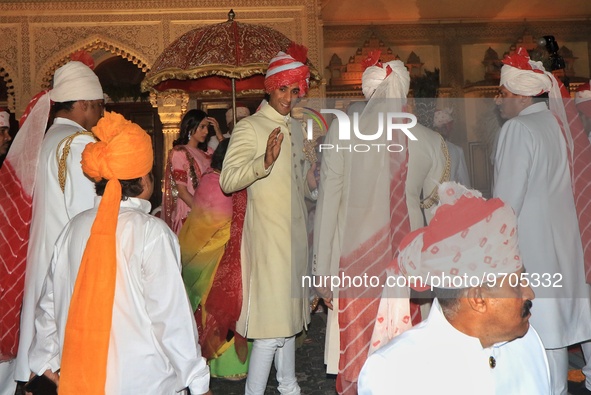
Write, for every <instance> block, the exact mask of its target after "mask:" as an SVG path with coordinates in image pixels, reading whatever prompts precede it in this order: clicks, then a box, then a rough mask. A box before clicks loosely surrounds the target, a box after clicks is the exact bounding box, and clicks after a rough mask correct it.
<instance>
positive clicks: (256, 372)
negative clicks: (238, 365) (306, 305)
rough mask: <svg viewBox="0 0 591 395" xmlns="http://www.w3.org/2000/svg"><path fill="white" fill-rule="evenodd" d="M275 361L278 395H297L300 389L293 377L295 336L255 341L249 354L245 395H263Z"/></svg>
mask: <svg viewBox="0 0 591 395" xmlns="http://www.w3.org/2000/svg"><path fill="white" fill-rule="evenodd" d="M273 360H275V369H276V370H277V382H278V383H279V387H278V388H277V389H278V390H279V393H281V394H285V395H299V394H300V387H299V385H298V381H297V379H296V376H295V336H292V337H287V338H286V337H278V338H273V339H255V340H254V342H253V345H252V352H251V354H250V364H249V367H248V376H247V378H246V388H245V390H244V393H245V395H263V394H264V393H265V389H266V388H267V380H268V379H269V372H270V371H271V363H272V362H273Z"/></svg>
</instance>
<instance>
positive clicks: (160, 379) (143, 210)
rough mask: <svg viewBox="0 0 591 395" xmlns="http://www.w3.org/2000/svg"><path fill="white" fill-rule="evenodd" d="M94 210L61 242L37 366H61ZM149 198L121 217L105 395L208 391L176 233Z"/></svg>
mask: <svg viewBox="0 0 591 395" xmlns="http://www.w3.org/2000/svg"><path fill="white" fill-rule="evenodd" d="M100 199H101V198H100V197H97V198H96V204H95V208H94V209H92V210H88V211H85V212H84V213H82V214H80V215H78V216H77V217H76V218H74V219H73V220H72V221H71V222H70V223H69V224H68V225H67V226H66V228H65V229H64V231H63V232H62V234H61V235H60V237H59V239H58V240H57V243H56V247H55V253H54V255H53V258H52V261H51V267H50V271H49V273H48V276H47V282H46V284H45V288H44V292H43V294H42V298H41V300H40V302H39V306H38V308H37V312H36V319H35V326H36V330H37V335H36V337H35V340H34V342H33V345H32V348H31V351H30V353H29V359H30V364H31V370H32V371H33V372H36V373H42V372H44V371H45V370H46V369H51V370H52V371H55V370H57V369H59V367H60V362H61V357H62V347H63V344H64V336H65V327H66V321H67V317H68V309H69V306H70V300H71V297H72V292H73V290H74V284H75V282H76V276H77V274H78V269H79V267H80V263H81V261H82V255H83V253H84V249H85V247H86V242H87V241H88V237H89V236H90V228H91V226H92V224H93V222H94V219H95V217H96V212H97V208H98V204H99V202H100ZM149 211H150V203H149V202H148V201H146V200H142V199H135V198H131V199H128V200H127V201H124V202H122V203H121V209H120V212H119V220H118V223H117V281H116V286H115V299H114V303H113V321H112V326H111V337H110V341H109V354H108V360H107V381H106V385H105V393H106V394H142V395H150V394H151V395H165V394H170V395H172V394H174V393H175V392H177V391H180V390H182V389H183V388H185V387H189V389H190V390H191V393H192V394H202V393H205V392H207V390H208V387H209V368H208V367H207V365H206V362H205V359H204V358H203V357H202V356H201V348H200V347H199V343H198V335H197V328H196V325H195V320H194V318H193V313H192V310H191V306H190V304H189V300H188V297H187V294H186V292H185V287H184V285H183V280H182V278H181V264H180V250H179V244H178V240H177V238H176V235H175V234H174V233H173V232H172V231H171V230H170V229H169V228H168V226H167V225H166V224H165V223H164V221H162V220H160V219H158V218H156V217H153V216H151V215H149V214H147V213H148V212H149Z"/></svg>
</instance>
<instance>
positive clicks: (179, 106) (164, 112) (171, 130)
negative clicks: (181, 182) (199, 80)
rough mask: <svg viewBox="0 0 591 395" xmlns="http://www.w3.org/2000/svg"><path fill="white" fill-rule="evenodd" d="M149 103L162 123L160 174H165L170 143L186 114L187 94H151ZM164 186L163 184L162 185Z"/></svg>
mask: <svg viewBox="0 0 591 395" xmlns="http://www.w3.org/2000/svg"><path fill="white" fill-rule="evenodd" d="M150 103H151V104H152V106H153V107H155V108H157V109H158V116H159V117H160V122H162V135H163V136H162V150H163V155H162V160H163V162H162V164H161V165H162V174H163V175H164V174H165V171H164V170H165V168H166V161H167V160H168V152H169V151H170V149H171V148H172V142H173V141H174V140H175V139H177V138H178V136H179V125H180V123H181V119H182V117H183V114H185V112H187V105H188V104H189V94H188V93H186V92H183V91H166V92H156V93H155V92H151V93H150ZM162 185H164V184H162Z"/></svg>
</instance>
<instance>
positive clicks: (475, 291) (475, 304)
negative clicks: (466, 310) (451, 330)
mask: <svg viewBox="0 0 591 395" xmlns="http://www.w3.org/2000/svg"><path fill="white" fill-rule="evenodd" d="M484 292H485V291H484V290H483V289H482V287H472V288H469V289H468V292H467V295H466V298H465V300H466V303H468V305H469V306H470V308H472V310H474V311H477V312H479V313H484V312H486V309H487V307H488V303H487V301H486V298H485V297H484Z"/></svg>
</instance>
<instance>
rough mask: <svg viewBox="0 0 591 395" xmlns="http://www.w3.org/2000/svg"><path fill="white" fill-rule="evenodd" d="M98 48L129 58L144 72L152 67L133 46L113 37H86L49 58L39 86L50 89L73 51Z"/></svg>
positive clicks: (88, 50)
mask: <svg viewBox="0 0 591 395" xmlns="http://www.w3.org/2000/svg"><path fill="white" fill-rule="evenodd" d="M97 49H102V50H104V51H107V52H111V53H112V54H114V55H116V56H120V57H122V58H124V59H127V60H129V61H130V62H131V63H133V64H134V65H136V66H137V67H138V68H139V69H141V70H142V71H143V72H147V71H148V70H149V69H150V66H149V65H148V64H147V63H146V59H145V57H144V56H143V55H141V54H139V53H138V52H137V51H136V50H134V49H133V48H129V47H128V46H127V45H126V44H123V43H120V42H117V41H116V40H113V39H112V38H108V39H105V38H103V37H100V36H93V37H89V38H87V39H85V40H84V41H83V42H82V43H76V44H74V45H72V46H70V47H68V48H66V49H64V50H62V51H60V52H59V53H57V54H56V55H55V56H53V57H52V58H50V59H48V60H47V61H46V62H45V65H44V66H43V68H42V70H41V72H40V73H39V74H38V78H37V84H38V86H41V89H49V87H50V84H51V78H52V77H53V74H54V72H55V70H56V69H58V68H59V67H60V66H62V65H63V64H65V63H66V62H67V61H68V60H69V59H70V55H71V54H72V53H74V52H77V51H80V50H83V51H87V52H92V51H94V50H97Z"/></svg>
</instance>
